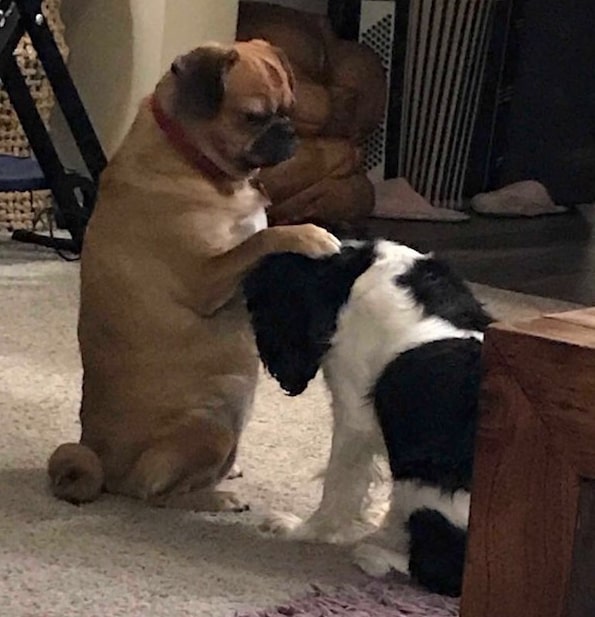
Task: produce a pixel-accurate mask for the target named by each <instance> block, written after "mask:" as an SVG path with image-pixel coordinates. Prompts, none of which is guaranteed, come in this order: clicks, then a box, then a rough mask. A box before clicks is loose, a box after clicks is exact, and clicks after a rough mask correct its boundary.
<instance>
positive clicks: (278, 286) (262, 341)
mask: <svg viewBox="0 0 595 617" xmlns="http://www.w3.org/2000/svg"><path fill="white" fill-rule="evenodd" d="M319 263H320V262H316V261H315V260H312V259H308V258H307V257H303V256H301V255H293V254H282V255H272V256H270V257H267V258H266V259H265V260H263V262H262V263H261V264H260V265H259V266H258V267H257V268H256V269H255V270H254V271H252V272H251V273H250V274H249V275H248V277H247V279H246V281H245V282H244V294H245V296H246V302H247V307H248V310H249V312H250V315H251V319H252V327H253V328H254V333H255V336H256V344H257V346H258V352H259V354H260V359H261V360H262V363H263V364H264V366H265V368H266V369H267V370H268V371H269V373H270V374H271V375H272V376H273V377H274V378H275V379H276V380H277V381H278V382H279V384H280V385H281V387H282V388H283V389H284V390H285V391H286V392H287V393H288V394H290V395H291V396H296V395H298V394H301V393H302V392H303V391H304V390H305V389H306V388H307V386H308V383H309V382H310V380H312V379H313V378H314V377H315V376H316V373H317V372H318V368H319V367H320V362H321V360H322V358H323V356H324V354H325V353H326V351H327V350H328V347H329V343H328V340H326V337H325V334H326V333H325V325H324V323H323V321H321V317H322V315H323V314H324V312H325V311H324V307H321V306H320V294H319V293H318V291H317V286H318V284H319V280H320V279H319V277H318V268H319ZM317 309H320V310H317Z"/></svg>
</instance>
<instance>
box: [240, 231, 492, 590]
mask: <svg viewBox="0 0 595 617" xmlns="http://www.w3.org/2000/svg"><path fill="white" fill-rule="evenodd" d="M245 293H246V298H247V304H248V309H249V310H250V312H251V315H252V321H253V325H254V330H255V334H256V340H257V344H258V348H259V352H260V355H261V358H262V361H263V363H264V365H265V366H266V367H267V369H268V370H269V372H270V373H271V375H273V376H274V377H275V378H276V379H277V380H278V381H279V383H280V384H281V386H282V387H283V388H284V389H285V390H286V391H287V392H288V393H289V394H292V395H296V394H299V393H301V392H302V391H303V390H305V388H306V387H307V385H308V382H309V381H310V380H311V379H312V378H313V377H314V376H315V375H316V373H317V371H318V369H319V367H322V369H323V373H324V377H325V380H326V382H327V384H328V387H329V389H330V391H331V394H332V407H333V420H334V427H333V440H332V449H331V456H330V460H329V465H328V469H327V472H326V475H325V484H324V491H323V497H322V500H321V503H320V506H319V508H318V510H317V511H316V512H315V513H314V514H313V515H312V516H311V517H310V518H309V519H308V520H306V521H304V522H302V521H301V520H299V519H297V518H296V517H294V516H292V515H279V516H277V517H274V518H273V519H272V520H271V521H269V522H268V527H269V529H270V530H272V531H274V532H277V533H282V534H285V535H287V536H289V537H295V538H300V539H306V540H319V541H328V542H349V541H350V540H351V537H352V531H353V528H354V523H357V522H358V521H361V520H362V519H365V516H366V512H365V506H366V505H367V503H368V501H367V495H368V490H369V487H370V484H371V482H372V480H373V479H374V474H375V467H374V464H373V459H374V455H375V454H386V455H387V456H388V460H389V464H390V468H391V472H392V476H393V479H394V486H393V493H392V497H391V505H390V509H389V512H388V514H387V517H386V520H385V522H384V524H383V526H382V528H381V529H380V530H379V531H378V532H376V533H375V534H373V536H371V537H370V538H369V539H368V541H367V543H366V544H363V545H360V546H359V547H358V548H357V549H356V559H357V561H358V563H359V564H360V565H361V566H362V567H363V568H364V569H365V570H366V571H368V572H370V573H371V574H374V575H382V574H385V573H387V572H388V571H389V570H391V569H396V570H400V571H404V572H408V573H410V574H411V575H412V576H413V577H414V578H416V579H417V580H418V581H419V582H420V583H422V584H423V585H425V586H426V587H428V588H430V589H432V590H433V591H437V592H440V593H447V594H450V595H456V594H457V593H458V592H459V590H460V584H461V577H462V568H463V558H464V550H465V539H466V527H467V519H468V510H469V488H470V483H471V472H472V464H473V450H474V435H475V423H476V417H477V399H478V388H479V381H480V354H481V341H482V339H483V332H484V330H485V329H486V327H487V326H488V325H489V323H490V321H491V319H490V317H489V315H488V314H487V313H486V312H485V311H484V310H483V308H482V307H481V305H480V304H479V302H477V300H476V299H475V298H474V296H473V294H472V293H471V292H470V290H469V289H468V288H467V286H466V285H465V284H464V283H463V281H462V280H461V279H460V278H459V277H458V276H456V275H455V274H454V273H453V272H452V271H451V269H450V268H449V267H448V266H447V265H446V264H444V263H443V262H441V261H438V260H436V259H435V258H434V257H433V256H431V255H422V254H420V253H418V252H417V251H415V250H413V249H411V248H409V247H407V246H404V245H400V244H396V243H393V242H388V241H384V240H382V241H376V242H353V243H346V245H345V246H344V248H343V250H342V251H341V253H340V254H339V255H336V256H333V257H330V258H327V259H323V260H318V261H315V260H310V259H308V258H305V257H301V256H298V255H278V256H271V257H269V258H267V259H266V260H265V261H264V262H263V263H262V264H261V266H259V268H257V269H256V270H255V271H254V272H253V273H252V274H251V275H250V276H249V278H248V279H247V281H246V283H245Z"/></svg>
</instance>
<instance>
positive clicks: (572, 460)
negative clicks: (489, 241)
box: [461, 319, 595, 617]
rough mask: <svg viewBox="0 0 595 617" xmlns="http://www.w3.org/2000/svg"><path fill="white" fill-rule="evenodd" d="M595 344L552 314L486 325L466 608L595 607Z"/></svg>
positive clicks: (502, 613) (489, 612)
mask: <svg viewBox="0 0 595 617" xmlns="http://www.w3.org/2000/svg"><path fill="white" fill-rule="evenodd" d="M544 333H545V334H544ZM594 343H595V330H592V331H590V330H588V328H584V327H583V326H581V325H578V324H576V323H562V322H556V321H555V320H553V319H542V320H539V321H538V322H532V323H531V325H529V326H527V328H525V329H523V328H514V327H505V326H497V327H496V328H495V329H491V330H490V331H489V332H488V335H487V336H486V341H485V343H484V366H485V371H486V373H485V376H484V384H483V388H482V401H481V408H482V414H481V421H480V426H479V428H478V436H477V450H476V460H475V472H474V481H473V491H472V502H471V516H470V527H469V539H468V549H467V563H466V571H465V580H464V585H463V597H462V600H461V617H595V612H593V610H594V609H593V604H592V603H591V602H592V599H593V597H594V596H593V593H592V590H593V589H595V571H591V572H589V574H588V575H586V576H590V577H591V581H592V582H590V581H586V582H585V580H584V578H585V577H584V576H583V582H582V583H581V582H580V578H581V575H580V573H581V572H583V573H584V572H585V571H586V570H588V565H585V564H588V563H591V564H593V563H594V562H595V560H594V559H593V553H592V550H593V548H594V547H593V544H594V543H595V540H594V538H595V529H594V528H593V527H592V525H594V524H595V513H594V512H595V498H594V497H593V496H592V495H591V497H590V498H589V497H588V495H587V496H586V497H585V491H584V490H581V486H585V485H586V484H590V483H588V482H586V481H585V478H593V477H595V344H594ZM590 488H592V485H590ZM585 490H588V489H585ZM579 498H580V502H581V504H582V506H583V507H582V509H581V511H582V513H583V516H582V520H583V523H584V526H585V527H586V528H587V529H586V530H584V533H583V534H582V536H581V538H582V539H581V540H580V541H577V538H575V536H577V535H578V534H577V513H578V511H579ZM585 504H586V505H585ZM581 533H582V532H581ZM575 542H576V546H577V549H576V551H575V550H574V546H575ZM581 547H582V548H581ZM589 547H590V548H589ZM581 550H582V556H581ZM585 554H587V556H585ZM589 556H590V557H589ZM589 560H590V561H589ZM581 564H582V565H581ZM577 589H578V596H579V599H578V600H577ZM585 607H588V608H585ZM585 610H587V611H588V612H584V611H585Z"/></svg>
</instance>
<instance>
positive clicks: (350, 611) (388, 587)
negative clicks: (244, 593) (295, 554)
mask: <svg viewBox="0 0 595 617" xmlns="http://www.w3.org/2000/svg"><path fill="white" fill-rule="evenodd" d="M458 615H459V602H458V600H454V599H452V598H445V597H442V596H437V595H434V594H429V593H426V592H424V591H423V590H420V589H416V588H415V587H412V586H409V585H406V584H401V583H393V582H388V581H372V582H370V583H366V584H364V585H361V586H349V587H347V586H346V587H340V588H338V589H335V590H334V591H324V590H322V589H319V588H318V587H313V589H312V592H311V593H310V594H308V595H307V596H306V597H304V598H302V599H300V600H294V601H291V602H288V603H287V604H282V605H280V606H278V607H276V608H272V609H267V610H258V611H255V612H248V613H236V615H235V617H337V616H338V617H341V616H345V617H458Z"/></svg>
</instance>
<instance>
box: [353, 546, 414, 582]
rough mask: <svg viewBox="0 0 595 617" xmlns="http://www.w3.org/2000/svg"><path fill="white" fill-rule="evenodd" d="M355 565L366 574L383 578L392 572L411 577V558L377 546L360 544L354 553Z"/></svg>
mask: <svg viewBox="0 0 595 617" xmlns="http://www.w3.org/2000/svg"><path fill="white" fill-rule="evenodd" d="M353 560H354V563H355V564H356V565H357V566H358V567H359V568H361V569H362V570H363V571H364V572H365V573H366V574H368V575H370V576H373V577H375V578H381V577H383V576H386V575H387V574H390V573H391V572H393V571H395V572H399V573H401V574H405V575H407V576H409V558H408V556H406V555H403V554H402V553H397V552H395V551H390V550H388V549H385V548H382V547H380V546H376V545H375V544H360V545H359V546H358V547H357V548H356V549H355V550H354V551H353Z"/></svg>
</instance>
